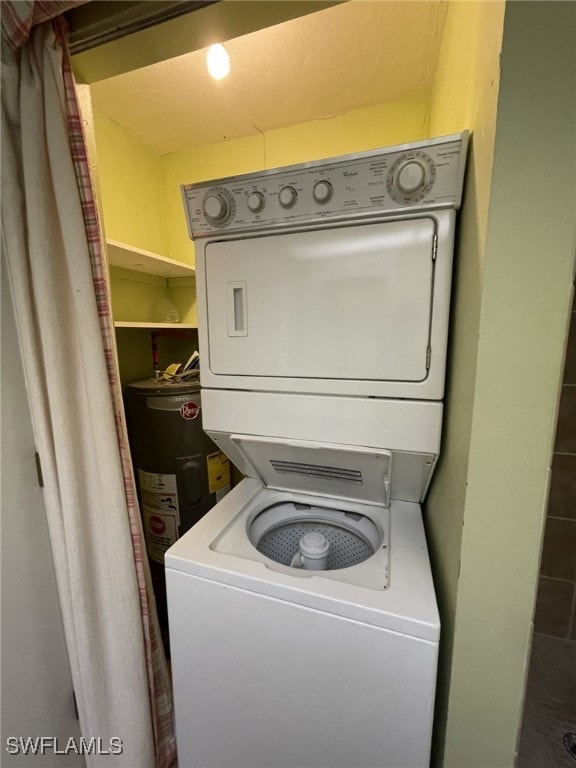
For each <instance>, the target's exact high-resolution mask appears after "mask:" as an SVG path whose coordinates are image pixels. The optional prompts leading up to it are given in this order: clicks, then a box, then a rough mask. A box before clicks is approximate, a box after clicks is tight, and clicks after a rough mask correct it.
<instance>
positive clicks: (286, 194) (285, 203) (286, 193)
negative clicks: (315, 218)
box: [278, 187, 298, 208]
mask: <svg viewBox="0 0 576 768" xmlns="http://www.w3.org/2000/svg"><path fill="white" fill-rule="evenodd" d="M297 197H298V192H296V190H295V189H294V187H282V189H281V190H280V193H279V194H278V200H279V201H280V205H281V206H282V208H291V207H292V206H293V205H294V203H295V202H296V198H297Z"/></svg>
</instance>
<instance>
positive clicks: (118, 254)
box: [106, 239, 196, 278]
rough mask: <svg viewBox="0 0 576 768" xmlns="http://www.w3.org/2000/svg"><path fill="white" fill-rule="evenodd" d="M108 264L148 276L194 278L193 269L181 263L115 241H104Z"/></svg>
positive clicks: (194, 272)
mask: <svg viewBox="0 0 576 768" xmlns="http://www.w3.org/2000/svg"><path fill="white" fill-rule="evenodd" d="M106 250H107V253H108V263H109V264H111V265H113V266H115V267H123V268H124V269H132V270H134V271H135V272H145V273H147V274H149V275H159V276H160V277H166V278H170V277H194V276H195V274H196V271H195V269H194V267H191V266H189V265H188V264H184V263H183V262H182V261H176V260H175V259H169V258H167V257H166V256H160V255H159V254H157V253H151V252H150V251H144V250H142V249H141V248H135V247H134V246H132V245H126V243H119V242H118V241H117V240H108V239H107V240H106Z"/></svg>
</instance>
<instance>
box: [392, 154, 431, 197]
mask: <svg viewBox="0 0 576 768" xmlns="http://www.w3.org/2000/svg"><path fill="white" fill-rule="evenodd" d="M425 180H426V172H425V170H424V166H423V165H422V164H421V163H419V162H417V161H416V160H409V161H408V162H407V163H404V165H403V166H402V167H401V168H400V170H399V171H398V176H397V178H396V183H397V184H398V189H400V190H401V191H402V192H404V193H406V194H411V193H412V192H416V190H418V189H420V187H422V186H423V185H424V182H425Z"/></svg>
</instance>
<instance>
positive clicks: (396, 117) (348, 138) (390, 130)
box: [159, 99, 428, 263]
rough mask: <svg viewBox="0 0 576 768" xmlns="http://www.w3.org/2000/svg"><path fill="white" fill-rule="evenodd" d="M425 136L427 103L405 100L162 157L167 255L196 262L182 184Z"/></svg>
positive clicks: (426, 129)
mask: <svg viewBox="0 0 576 768" xmlns="http://www.w3.org/2000/svg"><path fill="white" fill-rule="evenodd" d="M427 136H428V105H427V103H426V102H425V101H418V100H411V99H407V100H403V101H397V102H389V103H387V104H381V105H379V106H376V107H369V108H366V109H358V110H354V111H353V112H348V113H347V114H345V115H342V116H340V117H334V118H330V119H326V120H315V121H312V122H308V123H301V124H298V125H294V126H290V127H289V128H282V129H280V130H276V131H269V132H268V133H264V134H261V135H259V136H250V137H248V138H245V139H237V140H235V141H227V142H221V143H219V144H211V145H209V146H204V147H199V148H198V149H194V150H190V151H188V152H175V153H173V154H171V155H165V156H163V157H161V158H159V160H160V167H161V174H162V185H163V190H162V197H163V200H164V205H165V207H164V211H165V216H166V219H165V222H164V228H165V233H166V243H167V254H166V255H167V256H170V258H173V259H178V260H180V261H186V262H188V263H193V260H194V246H193V244H192V242H191V241H190V239H189V237H188V233H187V229H186V221H185V218H184V208H183V205H182V198H181V196H180V184H186V183H192V182H195V181H203V180H206V179H212V178H218V177H222V176H229V175H233V174H238V173H249V172H251V171H259V170H263V169H266V168H274V167H276V166H280V165H290V164H291V163H299V162H305V161H308V160H316V159H319V158H323V157H331V156H334V155H340V154H346V153H349V152H361V151H364V150H368V149H373V148H375V147H382V146H387V145H390V144H397V143H403V142H406V141H417V140H419V139H423V138H426V137H427Z"/></svg>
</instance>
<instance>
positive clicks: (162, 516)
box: [126, 377, 230, 626]
mask: <svg viewBox="0 0 576 768" xmlns="http://www.w3.org/2000/svg"><path fill="white" fill-rule="evenodd" d="M126 414H127V420H128V433H129V438H130V448H131V451H132V459H133V462H134V469H135V474H136V482H137V486H138V494H139V497H140V508H141V512H142V521H143V527H144V535H145V538H146V548H147V551H148V558H149V560H150V569H151V571H152V580H153V582H154V591H155V593H156V602H157V606H158V612H159V616H160V621H161V624H162V625H164V626H165V625H166V588H165V577H164V553H165V552H166V550H167V549H168V548H169V547H170V546H171V545H172V544H173V543H174V542H175V541H176V539H178V538H179V537H180V536H181V535H182V534H183V533H185V532H186V531H187V530H188V529H189V528H190V527H191V526H192V525H194V523H196V522H197V521H198V520H199V519H200V518H201V517H202V516H203V515H204V514H206V512H208V510H209V509H210V508H211V507H213V506H214V504H216V502H218V501H220V499H222V498H223V497H224V496H225V495H226V493H228V491H229V490H230V463H229V461H228V459H227V458H226V456H225V454H224V453H222V451H220V450H219V448H218V447H217V446H216V445H215V444H214V443H213V442H212V440H210V438H209V437H208V436H207V435H206V434H205V433H204V432H203V430H202V407H201V401H200V384H199V381H198V377H195V378H194V379H193V380H189V381H186V382H181V383H172V382H169V381H165V380H162V379H160V380H155V379H147V380H145V381H138V382H135V383H133V384H130V385H129V386H128V387H127V391H126Z"/></svg>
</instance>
